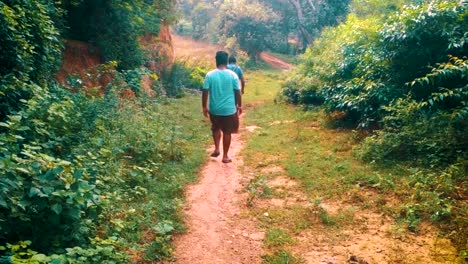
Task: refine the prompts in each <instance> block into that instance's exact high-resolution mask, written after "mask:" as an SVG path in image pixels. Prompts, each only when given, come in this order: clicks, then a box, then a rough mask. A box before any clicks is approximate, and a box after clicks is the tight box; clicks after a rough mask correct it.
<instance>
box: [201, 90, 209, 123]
mask: <svg viewBox="0 0 468 264" xmlns="http://www.w3.org/2000/svg"><path fill="white" fill-rule="evenodd" d="M202 111H203V115H204V116H205V117H208V91H203V93H202Z"/></svg>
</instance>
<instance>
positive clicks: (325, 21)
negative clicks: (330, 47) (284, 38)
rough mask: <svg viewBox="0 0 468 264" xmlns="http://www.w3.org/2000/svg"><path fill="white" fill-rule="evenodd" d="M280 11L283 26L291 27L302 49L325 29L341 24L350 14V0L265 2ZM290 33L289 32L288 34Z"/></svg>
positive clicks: (281, 0)
mask: <svg viewBox="0 0 468 264" xmlns="http://www.w3.org/2000/svg"><path fill="white" fill-rule="evenodd" d="M263 2H264V3H265V5H268V6H271V7H272V8H273V9H274V10H278V12H279V13H280V15H281V22H282V24H283V25H284V24H286V25H291V26H292V27H293V28H294V29H295V31H296V35H297V36H298V38H299V40H300V42H301V43H302V48H303V49H305V48H306V47H307V45H309V44H311V43H312V41H313V40H314V39H315V38H317V37H318V36H319V34H320V32H321V31H322V29H323V28H324V27H327V26H335V25H337V24H339V23H340V22H341V21H342V20H343V19H344V17H345V15H346V14H347V13H348V5H349V3H350V0H273V1H270V0H263ZM288 33H289V32H288Z"/></svg>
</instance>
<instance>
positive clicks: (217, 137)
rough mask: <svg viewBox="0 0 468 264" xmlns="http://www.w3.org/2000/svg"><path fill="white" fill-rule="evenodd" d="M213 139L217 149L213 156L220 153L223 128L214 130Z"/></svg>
mask: <svg viewBox="0 0 468 264" xmlns="http://www.w3.org/2000/svg"><path fill="white" fill-rule="evenodd" d="M213 141H214V145H215V150H214V152H213V154H211V156H212V157H217V156H218V155H219V153H220V151H219V142H220V141H221V130H219V129H218V130H216V131H213Z"/></svg>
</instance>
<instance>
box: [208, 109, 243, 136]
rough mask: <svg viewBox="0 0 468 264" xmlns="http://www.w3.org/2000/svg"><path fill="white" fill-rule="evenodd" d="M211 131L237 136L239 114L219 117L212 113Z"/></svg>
mask: <svg viewBox="0 0 468 264" xmlns="http://www.w3.org/2000/svg"><path fill="white" fill-rule="evenodd" d="M210 120H211V131H213V132H214V131H217V130H221V131H223V133H227V134H235V133H237V131H238V130H239V116H238V115H237V113H235V114H233V115H230V116H218V115H212V114H211V113H210Z"/></svg>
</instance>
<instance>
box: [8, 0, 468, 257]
mask: <svg viewBox="0 0 468 264" xmlns="http://www.w3.org/2000/svg"><path fill="white" fill-rule="evenodd" d="M167 25H173V29H174V31H176V32H177V33H178V34H182V35H189V36H191V37H193V38H195V39H201V40H206V41H210V42H213V43H217V44H219V45H222V46H224V47H225V48H226V49H227V50H228V51H229V52H230V53H232V54H235V55H237V56H238V57H239V59H240V62H241V65H242V66H245V67H247V68H249V69H255V68H261V67H263V65H262V64H261V62H259V60H258V59H259V57H260V54H261V52H263V51H266V50H268V51H271V52H274V53H275V54H278V56H283V55H289V56H285V58H289V59H290V61H291V62H293V63H295V64H297V67H296V69H295V70H294V72H293V74H291V76H290V78H289V79H288V80H286V82H285V83H284V85H283V90H282V92H281V95H280V96H279V98H278V100H279V101H281V100H283V101H286V102H288V103H292V104H297V105H300V106H301V107H303V108H304V110H305V111H310V110H313V109H317V108H320V109H325V111H326V113H327V114H328V118H329V121H330V122H329V124H330V126H334V127H336V128H347V129H354V130H356V133H357V135H358V136H357V137H358V138H359V140H360V141H361V143H360V145H359V147H357V148H356V149H355V151H354V152H355V154H356V156H357V157H359V158H361V159H362V160H364V161H366V162H371V163H374V164H377V165H378V166H383V167H390V168H392V167H393V168H394V167H395V166H396V167H398V166H404V167H405V168H408V167H409V168H411V171H412V173H411V175H410V176H409V179H410V181H409V183H408V184H409V185H410V186H411V187H412V188H413V189H414V199H413V201H414V202H413V203H412V204H408V205H406V206H405V207H404V208H402V210H401V212H400V214H401V218H402V219H404V221H406V222H407V223H408V228H409V229H410V230H411V229H412V230H416V229H417V226H418V224H419V223H420V222H421V221H424V220H430V221H432V222H434V223H436V224H437V225H438V226H439V227H440V228H441V229H442V230H444V231H445V232H446V234H447V236H449V237H450V238H451V239H452V241H453V242H454V244H455V245H456V246H457V247H458V249H459V252H460V255H466V254H467V251H466V241H467V238H466V233H467V232H466V230H467V222H468V221H467V219H468V211H467V206H466V197H467V193H466V190H467V188H466V166H467V163H466V161H467V146H468V143H467V137H466V126H467V115H468V106H467V96H468V82H467V80H468V63H467V57H466V56H467V55H468V44H467V43H468V41H467V40H468V33H467V32H468V10H467V3H466V1H446V0H433V1H424V0H391V1H383V0H353V1H333V0H329V1H325V0H323V1H312V0H308V1H305V0H289V1H283V0H274V1H261V0H259V1H252V0H239V1H180V2H179V3H175V2H174V1H171V0H157V1H156V0H154V1H151V0H149V1H148V0H137V1H126V0H113V1H89V0H68V1H28V0H9V1H1V2H0V47H1V53H0V65H1V66H0V75H1V80H0V150H1V154H0V169H1V170H2V177H1V178H0V252H1V253H0V255H1V256H2V260H4V261H6V262H7V263H8V262H14V261H16V262H15V263H21V261H24V262H27V261H30V262H27V263H46V262H47V263H48V262H52V263H83V262H91V263H113V262H118V263H120V262H128V261H130V260H131V259H132V258H134V256H138V258H143V259H146V260H148V261H150V260H159V259H164V258H167V257H169V256H170V255H171V246H170V239H171V235H172V234H173V233H174V232H180V231H182V230H183V225H182V223H181V219H180V214H179V211H178V210H179V209H180V206H181V198H182V190H183V187H184V186H185V185H186V184H187V183H189V182H191V181H193V180H194V178H195V177H196V172H197V169H198V167H199V166H200V165H201V164H202V163H203V156H202V155H203V151H202V150H198V148H197V146H196V143H197V142H200V141H203V140H206V139H207V135H206V134H204V133H202V132H201V131H202V130H203V129H204V127H203V126H202V125H200V124H197V122H196V119H195V118H193V116H194V115H197V114H198V108H197V107H198V106H196V105H194V104H193V105H192V104H189V103H187V102H188V101H190V100H192V99H193V97H191V95H190V94H191V93H192V91H190V90H187V89H186V88H195V89H198V88H200V85H201V82H202V81H203V77H204V74H205V73H206V72H207V71H208V69H209V68H210V66H209V65H207V64H206V63H204V62H202V63H199V62H193V61H176V62H175V63H172V60H173V58H171V56H167V54H170V52H168V53H167V52H161V49H162V48H161V47H160V46H155V45H153V44H154V43H153V41H155V42H158V41H156V39H157V37H156V36H158V34H160V33H161V29H162V28H164V27H166V26H167ZM68 40H76V41H80V42H84V43H87V44H90V45H91V46H92V49H95V50H96V51H98V54H99V60H100V63H102V64H99V65H97V66H96V67H94V68H93V69H92V70H91V71H89V72H87V73H86V74H84V75H69V76H67V77H66V78H65V79H64V80H62V81H61V82H58V81H57V80H56V79H57V78H56V74H55V73H56V72H58V71H59V70H60V68H61V65H62V58H63V54H64V48H65V47H66V46H67V44H66V43H68V42H67V41H68ZM145 41H146V42H145ZM166 48H168V49H169V50H170V45H169V47H166ZM299 54H303V55H300V56H297V57H296V55H299ZM291 55H293V56H291ZM291 58H292V59H291ZM155 65H162V66H155ZM106 76H107V77H108V78H107V77H106ZM102 78H104V79H106V78H107V79H108V81H107V82H105V83H104V84H103V83H102V82H100V81H99V80H101V79H102ZM144 78H146V79H148V78H150V85H149V90H150V92H148V89H144V88H142V80H143V79H144ZM86 79H88V81H86ZM129 94H130V96H128V95H129ZM126 95H127V96H126ZM128 97H130V98H128ZM174 98H179V99H174ZM180 105H185V107H186V108H185V109H183V108H180V107H178V106H180ZM176 106H177V107H176ZM181 118H182V119H183V121H181V120H180V119H181ZM142 203H144V204H145V207H144V208H139V207H137V206H135V205H137V204H142Z"/></svg>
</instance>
